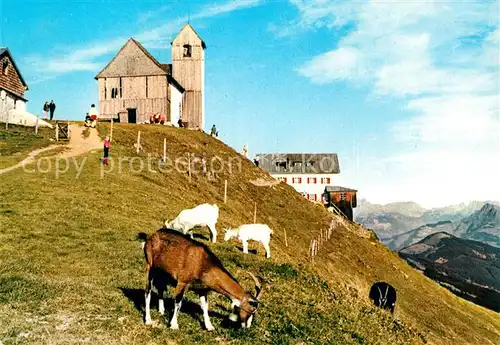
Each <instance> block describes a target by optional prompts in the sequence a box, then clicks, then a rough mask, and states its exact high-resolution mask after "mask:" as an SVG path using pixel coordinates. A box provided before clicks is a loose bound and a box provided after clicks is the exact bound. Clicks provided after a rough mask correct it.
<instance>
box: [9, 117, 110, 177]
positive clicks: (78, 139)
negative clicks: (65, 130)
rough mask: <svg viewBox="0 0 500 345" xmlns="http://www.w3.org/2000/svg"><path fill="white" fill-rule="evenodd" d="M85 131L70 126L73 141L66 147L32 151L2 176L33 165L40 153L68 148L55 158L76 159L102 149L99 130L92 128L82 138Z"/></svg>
mask: <svg viewBox="0 0 500 345" xmlns="http://www.w3.org/2000/svg"><path fill="white" fill-rule="evenodd" d="M84 130H85V127H83V126H79V125H70V131H71V139H70V141H69V143H68V144H66V145H50V146H48V147H44V148H42V149H38V150H34V151H31V152H30V153H29V154H28V157H26V158H25V159H23V160H22V161H21V162H19V163H17V164H15V165H13V166H10V167H8V168H5V169H0V175H2V174H5V173H8V172H9V171H12V170H15V169H18V168H21V167H23V166H25V165H27V164H30V163H32V162H33V161H34V160H35V159H36V156H38V155H39V154H40V153H43V152H46V151H50V150H54V149H56V148H59V147H63V148H66V149H67V150H65V151H64V152H60V153H59V154H57V155H56V156H55V157H65V158H69V157H75V156H79V155H82V154H85V153H87V152H90V151H92V150H96V149H100V148H102V145H103V143H102V140H101V138H99V135H98V134H97V129H95V128H90V135H89V136H88V137H87V138H83V137H82V133H83V131H84Z"/></svg>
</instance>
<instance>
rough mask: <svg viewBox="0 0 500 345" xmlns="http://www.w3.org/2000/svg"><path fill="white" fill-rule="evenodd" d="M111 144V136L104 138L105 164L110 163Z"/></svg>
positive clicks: (103, 160)
mask: <svg viewBox="0 0 500 345" xmlns="http://www.w3.org/2000/svg"><path fill="white" fill-rule="evenodd" d="M110 146H111V142H110V140H109V136H106V139H104V157H103V159H102V162H103V163H104V165H108V155H109V147H110Z"/></svg>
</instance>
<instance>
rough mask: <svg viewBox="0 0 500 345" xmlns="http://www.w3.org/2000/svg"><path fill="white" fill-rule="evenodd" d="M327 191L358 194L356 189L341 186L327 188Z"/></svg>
mask: <svg viewBox="0 0 500 345" xmlns="http://www.w3.org/2000/svg"><path fill="white" fill-rule="evenodd" d="M325 191H327V192H357V190H356V189H352V188H347V187H341V186H326V187H325Z"/></svg>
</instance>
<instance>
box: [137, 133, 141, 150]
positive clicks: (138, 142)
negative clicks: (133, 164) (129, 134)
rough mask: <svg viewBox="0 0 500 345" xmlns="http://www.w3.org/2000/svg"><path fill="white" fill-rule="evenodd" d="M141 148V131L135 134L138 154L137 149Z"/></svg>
mask: <svg viewBox="0 0 500 345" xmlns="http://www.w3.org/2000/svg"><path fill="white" fill-rule="evenodd" d="M140 148H141V131H138V132H137V144H136V152H137V154H139V149H140Z"/></svg>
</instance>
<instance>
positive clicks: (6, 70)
mask: <svg viewBox="0 0 500 345" xmlns="http://www.w3.org/2000/svg"><path fill="white" fill-rule="evenodd" d="M7 73H9V60H4V61H3V62H2V74H3V75H7Z"/></svg>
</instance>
